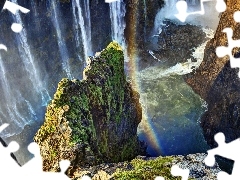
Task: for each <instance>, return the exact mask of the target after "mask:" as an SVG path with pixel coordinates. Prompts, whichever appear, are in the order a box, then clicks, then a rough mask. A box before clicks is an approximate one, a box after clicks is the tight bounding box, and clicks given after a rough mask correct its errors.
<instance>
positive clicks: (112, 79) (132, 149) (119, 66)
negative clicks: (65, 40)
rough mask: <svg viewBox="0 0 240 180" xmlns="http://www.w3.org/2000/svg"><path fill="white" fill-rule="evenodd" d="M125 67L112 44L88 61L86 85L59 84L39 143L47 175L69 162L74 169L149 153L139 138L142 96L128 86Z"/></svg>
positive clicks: (35, 138) (121, 54) (38, 133)
mask: <svg viewBox="0 0 240 180" xmlns="http://www.w3.org/2000/svg"><path fill="white" fill-rule="evenodd" d="M123 65H124V58H123V52H122V49H121V47H120V46H119V45H118V44H116V43H114V42H113V43H110V44H109V45H108V47H107V48H106V49H104V50H103V51H102V52H101V53H98V54H97V55H96V56H95V57H92V58H89V66H88V67H86V69H85V70H84V80H81V81H79V80H72V81H71V80H68V79H62V80H61V81H60V82H59V84H58V88H57V91H56V93H55V94H54V99H53V100H52V101H51V103H50V104H49V105H48V107H47V112H46V115H45V121H44V124H43V125H42V126H41V128H40V129H39V131H38V132H37V133H36V135H35V137H34V140H35V141H36V142H37V143H38V144H39V145H40V148H41V155H42V157H43V166H44V170H45V171H57V170H58V162H59V160H61V159H69V160H70V161H71V167H72V168H73V169H75V168H76V167H81V166H85V167H86V166H87V165H94V164H98V163H102V162H118V161H124V160H130V159H132V158H134V157H135V156H137V155H139V154H144V153H145V148H144V147H143V146H142V145H143V144H142V143H141V142H140V141H139V140H138V137H137V126H138V124H139V123H140V121H141V118H142V108H141V104H140V103H139V94H138V93H137V92H136V91H134V90H133V89H132V87H131V83H130V82H128V81H127V80H126V77H125V75H124V66H123Z"/></svg>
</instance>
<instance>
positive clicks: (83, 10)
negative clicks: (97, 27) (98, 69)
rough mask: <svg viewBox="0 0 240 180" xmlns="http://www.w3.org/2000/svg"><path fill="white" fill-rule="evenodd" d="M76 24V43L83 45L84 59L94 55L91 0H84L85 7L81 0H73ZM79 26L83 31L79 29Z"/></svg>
mask: <svg viewBox="0 0 240 180" xmlns="http://www.w3.org/2000/svg"><path fill="white" fill-rule="evenodd" d="M72 8H73V17H74V26H75V39H76V45H77V47H79V46H80V45H81V44H82V45H83V51H84V53H83V54H84V61H85V65H86V61H87V59H88V56H91V55H93V53H92V44H91V18H90V9H89V0H83V7H82V4H81V3H80V0H72ZM79 28H80V30H81V32H80V31H79ZM80 34H81V36H80Z"/></svg>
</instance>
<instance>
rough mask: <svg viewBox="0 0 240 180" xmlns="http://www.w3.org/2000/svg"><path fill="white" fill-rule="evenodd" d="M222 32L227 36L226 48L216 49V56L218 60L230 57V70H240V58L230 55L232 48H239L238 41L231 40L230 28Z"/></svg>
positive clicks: (231, 32)
mask: <svg viewBox="0 0 240 180" xmlns="http://www.w3.org/2000/svg"><path fill="white" fill-rule="evenodd" d="M239 20H240V19H239ZM223 32H225V33H226V34H227V39H228V47H226V46H219V47H217V48H216V54H217V56H218V57H220V58H221V57H224V56H226V55H228V56H229V57H230V66H231V68H240V58H235V57H234V56H233V54H232V50H233V48H235V47H240V40H233V39H232V36H233V30H232V29H231V28H225V29H223ZM238 76H239V77H240V71H239V73H238Z"/></svg>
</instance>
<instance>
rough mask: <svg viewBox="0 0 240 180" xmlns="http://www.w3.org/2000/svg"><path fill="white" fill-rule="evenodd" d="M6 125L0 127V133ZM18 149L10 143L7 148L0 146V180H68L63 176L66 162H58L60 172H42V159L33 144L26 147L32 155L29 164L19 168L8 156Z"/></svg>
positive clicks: (35, 145)
mask: <svg viewBox="0 0 240 180" xmlns="http://www.w3.org/2000/svg"><path fill="white" fill-rule="evenodd" d="M7 126H8V124H3V125H2V126H0V132H2V131H3V130H4V129H5V128H6V127H7ZM18 149H19V145H18V144H17V142H14V141H13V142H11V143H10V144H9V145H8V146H7V147H4V146H3V145H2V144H0V161H1V162H4V163H0V171H1V173H0V179H3V178H4V179H9V180H17V179H24V180H32V179H36V178H37V179H45V180H53V179H58V180H70V178H69V177H68V176H67V175H66V174H65V172H66V170H67V169H68V167H69V166H70V162H69V161H68V160H62V161H60V163H59V165H60V169H61V172H43V170H42V158H41V155H40V148H39V146H38V144H36V143H35V142H33V143H31V144H30V145H29V146H28V150H29V151H30V152H31V153H32V154H34V158H32V159H31V160H30V161H29V162H27V163H26V164H25V165H23V166H22V167H21V166H19V165H18V164H17V163H16V161H15V160H14V159H13V158H12V157H11V156H10V153H12V152H16V151H17V150H18Z"/></svg>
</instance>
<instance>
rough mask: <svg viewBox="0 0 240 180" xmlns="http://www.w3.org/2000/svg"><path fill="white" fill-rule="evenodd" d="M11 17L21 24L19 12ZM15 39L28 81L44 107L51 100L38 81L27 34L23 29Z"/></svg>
mask: <svg viewBox="0 0 240 180" xmlns="http://www.w3.org/2000/svg"><path fill="white" fill-rule="evenodd" d="M12 2H13V3H16V4H17V0H13V1H12ZM13 17H14V19H15V20H16V22H17V23H19V24H23V23H22V20H21V17H20V14H19V12H17V13H16V15H15V16H13ZM16 38H17V41H19V44H21V46H18V50H19V54H20V55H21V58H22V61H23V63H24V66H25V69H26V71H27V72H28V73H29V79H30V80H31V81H32V85H33V87H34V89H35V91H36V92H38V93H40V94H41V98H42V106H45V105H46V104H47V102H48V101H49V100H50V99H51V98H50V96H49V94H48V91H47V89H46V88H45V87H44V84H43V82H42V80H41V79H40V74H39V72H38V68H37V65H36V64H35V60H34V57H33V55H32V53H31V50H30V47H29V44H28V41H27V32H26V31H25V29H22V31H21V32H20V33H18V34H16Z"/></svg>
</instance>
